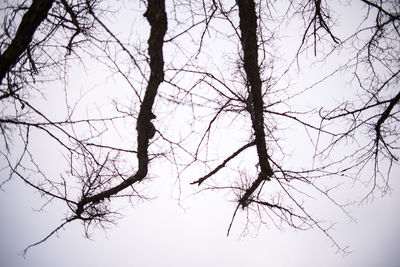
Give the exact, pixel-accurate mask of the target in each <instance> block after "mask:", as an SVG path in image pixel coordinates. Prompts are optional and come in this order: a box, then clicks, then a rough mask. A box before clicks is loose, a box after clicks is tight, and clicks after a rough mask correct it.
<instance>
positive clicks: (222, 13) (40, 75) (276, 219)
mask: <svg viewBox="0 0 400 267" xmlns="http://www.w3.org/2000/svg"><path fill="white" fill-rule="evenodd" d="M358 4H359V5H361V6H362V7H364V8H365V12H364V13H363V14H362V15H363V16H364V17H361V20H360V25H359V26H358V27H357V28H356V30H355V32H352V33H351V34H350V35H349V36H343V37H342V36H339V35H338V34H339V33H338V32H336V29H337V27H336V25H335V20H334V19H335V18H334V14H335V8H339V5H337V6H329V5H328V2H327V1H320V0H299V1H287V2H286V3H279V4H278V3H275V2H273V1H265V2H264V1H253V0H237V1H236V2H229V1H228V2H226V1H215V0H213V1H197V2H196V3H194V2H193V3H192V2H190V3H181V2H175V1H172V2H167V3H164V1H161V0H149V1H146V2H145V3H144V4H142V3H140V6H141V7H142V6H146V11H145V13H144V17H145V18H146V20H147V22H148V24H149V25H150V33H149V37H148V41H147V48H146V49H145V48H143V44H141V43H140V42H139V43H137V42H136V43H135V42H134V41H132V40H130V39H129V38H128V39H123V38H122V37H121V36H120V35H119V34H120V33H118V31H116V30H115V29H113V28H112V26H113V25H110V23H109V22H108V21H107V19H106V16H105V14H111V13H112V11H110V7H107V5H106V4H105V3H102V2H101V1H98V0H60V1H37V0H33V1H32V2H31V3H29V4H28V3H27V2H26V1H22V3H19V2H18V1H9V2H6V4H5V5H4V7H2V12H3V14H4V20H3V24H2V29H3V33H2V34H1V35H0V40H1V44H0V74H1V76H0V77H1V78H0V83H1V84H0V93H1V95H0V101H1V103H2V106H3V108H2V110H1V115H0V129H1V134H2V146H4V149H2V151H1V157H2V159H4V162H5V166H2V167H5V168H7V170H9V176H8V177H6V178H2V181H1V186H4V185H5V184H6V182H8V181H10V180H12V179H13V177H17V178H19V179H22V180H23V181H24V182H25V183H26V184H27V185H28V186H30V187H32V188H34V189H35V190H38V191H39V192H40V193H41V194H42V196H43V197H44V198H45V199H46V200H47V202H46V203H50V202H51V201H52V200H59V201H62V202H64V203H65V204H66V206H67V208H68V210H69V213H68V214H67V215H66V216H65V218H64V221H63V222H62V223H61V224H60V225H59V226H58V227H56V228H55V229H53V230H52V231H51V232H50V233H49V234H48V235H47V236H45V237H44V238H43V239H42V240H40V241H38V242H36V243H34V244H33V245H31V246H34V245H37V244H40V243H42V242H44V241H46V240H47V239H48V238H49V237H51V236H52V235H53V234H55V233H56V232H57V231H58V230H60V229H61V228H62V227H63V226H64V225H65V224H67V223H69V222H71V221H74V220H81V221H82V222H83V224H84V226H85V231H86V233H88V230H89V227H90V226H92V225H100V226H103V225H104V224H106V223H113V222H114V221H115V220H116V217H115V216H116V215H117V212H116V211H115V209H113V207H112V199H114V198H121V197H122V198H126V199H130V200H131V201H136V198H142V199H143V198H146V197H145V196H144V195H143V194H142V193H141V192H140V184H141V183H142V182H144V181H146V180H148V178H149V172H151V170H152V169H151V166H152V164H156V163H157V162H164V163H165V162H169V163H170V165H171V166H173V167H174V168H175V170H176V173H175V174H176V176H177V179H178V181H179V182H184V183H186V182H187V181H186V180H185V178H184V177H187V175H190V177H189V179H190V181H191V184H192V185H198V188H199V190H200V191H202V190H223V191H227V192H229V194H228V195H229V196H230V198H231V199H233V200H235V202H236V206H235V209H234V211H233V217H232V221H231V223H230V225H229V227H228V234H229V232H230V230H231V228H232V226H233V222H234V219H235V218H236V216H238V215H239V214H242V215H243V216H244V219H245V220H246V221H247V223H248V224H247V227H246V229H245V230H247V228H249V229H250V226H251V224H252V223H255V224H260V223H264V222H265V221H270V222H272V223H274V224H275V225H277V226H278V227H280V225H282V224H287V225H289V226H290V227H294V228H297V229H309V228H314V227H317V228H318V229H320V230H321V231H322V232H323V233H324V234H326V235H327V237H328V238H330V239H331V241H332V242H333V244H334V245H335V246H336V247H337V248H338V249H339V250H340V251H342V252H346V248H343V247H342V246H341V245H340V244H338V243H337V242H336V240H335V239H334V237H333V236H332V235H331V232H330V227H331V225H330V224H325V223H323V222H322V221H320V220H319V219H318V218H317V217H316V216H315V215H314V213H312V212H311V210H310V209H309V207H308V205H307V200H308V201H309V199H310V196H311V195H313V194H316V195H319V196H322V197H323V198H325V199H326V200H328V201H329V202H330V203H331V204H333V205H335V206H337V207H338V208H339V209H340V210H342V211H343V212H344V213H345V214H347V215H348V216H350V215H349V213H348V207H349V205H350V204H352V202H351V201H350V202H341V200H340V199H337V198H335V196H334V194H332V190H333V189H336V188H337V185H338V184H340V183H341V182H342V181H344V180H348V179H350V180H351V181H361V180H362V176H363V174H364V172H365V170H366V169H367V168H368V166H370V165H369V164H370V163H371V162H372V163H373V166H374V167H373V175H372V178H371V181H373V183H372V184H368V185H369V186H367V189H368V193H367V194H366V195H365V196H364V198H362V199H365V198H367V197H369V196H371V195H372V194H373V193H374V192H375V191H376V189H381V190H382V192H386V191H387V190H388V188H389V183H388V180H389V178H390V170H391V168H392V166H393V165H394V164H396V163H397V161H398V158H397V156H396V153H397V151H398V140H399V139H398V131H397V125H396V124H397V122H398V113H399V108H398V105H397V104H398V102H399V98H400V96H399V92H398V89H397V87H398V81H399V59H398V54H399V43H400V42H399V39H400V38H399V37H400V33H399V21H400V14H399V10H398V3H397V2H396V1H374V2H373V1H363V0H361V1H360V3H358ZM138 5H139V4H138ZM167 14H168V18H167ZM299 21H300V22H303V27H302V33H301V34H299V35H298V36H297V37H298V39H297V41H298V43H297V46H296V50H295V51H294V53H293V54H292V58H291V60H289V63H288V61H287V58H286V59H285V60H281V57H280V56H279V53H280V52H282V51H279V48H278V47H277V46H276V42H277V41H278V39H279V38H278V37H279V34H281V32H280V28H282V27H283V25H287V24H289V25H291V23H293V24H294V23H297V22H299ZM167 25H168V30H167ZM221 44H222V45H221ZM219 45H221V46H219ZM221 47H222V48H221ZM318 47H324V49H318ZM215 51H217V53H218V52H219V51H223V53H225V54H224V55H223V56H224V58H223V60H221V59H219V60H216V61H212V60H211V59H210V58H211V56H210V54H211V53H213V52H215ZM309 51H312V52H313V55H314V59H315V62H319V61H322V62H326V61H329V60H330V58H331V57H334V56H335V55H336V53H339V52H343V51H344V52H345V57H347V58H346V60H347V61H346V63H345V64H341V65H339V66H338V67H337V68H336V69H335V70H334V71H333V72H331V73H330V74H328V75H324V76H322V77H318V78H317V79H316V80H315V81H314V82H313V85H312V86H310V87H308V88H306V89H293V86H292V85H291V83H290V82H285V79H289V78H290V73H291V71H293V70H301V69H302V67H303V65H302V64H303V63H302V62H303V61H304V60H303V57H304V55H307V53H308V52H309ZM86 57H92V58H95V60H96V61H97V62H98V63H99V64H103V65H104V66H105V67H106V69H107V70H108V71H109V72H110V73H111V74H110V75H111V76H114V75H116V76H118V77H121V78H122V80H124V81H125V83H126V84H127V85H128V86H129V88H130V89H131V91H130V92H131V94H132V96H131V102H130V104H129V105H125V106H124V104H122V103H119V102H115V103H114V108H115V109H114V113H112V114H111V115H108V116H103V115H102V114H101V115H100V116H98V117H91V116H89V115H88V116H86V117H79V118H76V115H75V114H76V113H77V111H76V106H77V105H78V103H75V104H71V103H69V101H67V99H68V97H67V95H68V94H70V93H71V92H72V91H73V90H75V89H74V88H69V87H68V86H67V82H66V78H65V76H66V74H67V73H68V72H69V71H71V68H70V67H69V66H68V65H69V64H70V62H81V63H82V62H84V61H85V60H86ZM210 61H212V62H211V63H207V62H210ZM204 62H206V63H204ZM221 62H222V63H221ZM343 70H346V71H348V72H351V73H354V76H353V78H354V80H353V83H352V85H353V87H357V88H359V94H357V95H353V96H352V97H351V98H350V99H347V100H345V101H343V102H341V103H339V104H338V105H336V106H333V107H324V108H322V107H319V106H318V103H317V104H316V105H315V106H313V107H312V108H310V109H306V110H305V109H297V108H296V106H295V105H293V107H292V106H291V105H292V103H295V101H296V99H297V98H298V97H299V96H301V95H302V94H304V92H307V91H308V90H311V89H312V88H313V87H316V86H318V85H319V84H321V82H323V81H325V80H328V78H331V77H333V76H334V75H338V74H339V73H340V71H343ZM57 80H60V81H61V84H63V85H64V93H65V95H66V103H67V104H66V107H65V111H64V113H63V115H64V119H54V118H55V117H54V116H53V114H48V113H46V112H44V111H43V110H42V107H39V106H37V105H36V104H35V101H34V100H33V98H34V97H33V96H34V94H39V95H45V92H44V91H43V90H45V89H44V88H46V86H50V85H51V83H52V82H54V81H57ZM39 85H40V86H39ZM78 102H79V101H78ZM176 113H181V114H184V115H185V117H184V119H185V121H186V124H187V127H182V129H179V130H177V129H175V128H174V129H173V130H172V131H171V130H170V129H171V128H170V127H167V125H168V126H169V125H173V124H172V123H171V121H173V120H174V119H175V118H174V117H173V115H171V114H176ZM160 116H161V117H162V119H159V117H160ZM316 118H318V119H316ZM163 122H164V123H163ZM120 123H124V124H129V125H135V127H133V128H135V130H134V132H135V133H131V135H130V141H131V142H130V143H129V145H125V146H119V145H115V143H113V144H112V145H110V143H107V142H105V141H104V140H105V139H107V138H106V136H107V134H108V132H109V131H110V128H113V129H115V132H117V133H118V132H120V131H124V130H125V129H123V128H119V127H120V125H121V124H120ZM227 125H228V126H229V130H228V131H236V132H235V133H236V134H235V135H230V136H228V135H227V134H226V132H225V128H226V127H227ZM177 127H179V126H177ZM291 127H295V128H296V129H299V128H302V129H304V132H305V133H306V135H307V136H308V137H309V147H311V150H312V151H313V154H312V155H310V158H309V162H310V163H312V164H310V166H311V167H307V166H298V165H296V164H290V161H293V160H294V161H296V159H293V157H291V156H290V153H289V152H288V151H289V149H288V148H287V147H288V142H287V141H286V140H284V139H283V138H282V134H283V133H285V132H286V131H290V128H291ZM371 129H372V131H371ZM176 131H178V132H179V134H176ZM32 132H40V133H44V134H45V135H46V136H47V137H48V138H49V139H50V140H52V142H55V143H56V144H57V146H59V147H60V149H62V151H63V153H64V157H65V160H66V165H67V166H68V168H67V170H66V171H65V172H64V173H63V174H62V175H60V177H59V178H57V179H55V178H54V177H52V178H51V177H50V176H49V175H48V174H46V172H45V171H44V170H43V166H42V165H40V164H39V163H38V161H37V160H36V158H37V157H40V155H36V154H35V153H34V151H33V150H32V148H31V145H32V142H33V141H31V140H33V138H32ZM365 133H367V135H365ZM371 133H372V134H371ZM221 134H222V135H224V138H223V139H224V140H221V138H220V137H219V135H221ZM365 137H367V139H364V140H367V142H364V141H359V138H365ZM114 138H115V137H114ZM349 140H350V141H349ZM228 141H229V144H230V145H229V147H224V146H223V145H221V143H223V142H228ZM297 141H298V140H297ZM306 141H307V140H302V141H301V142H306ZM15 143H18V144H22V145H20V146H21V149H20V150H19V152H18V149H17V148H18V145H15ZM343 143H345V144H346V145H348V144H349V143H350V144H351V149H350V150H348V151H343ZM122 144H124V143H123V142H122ZM232 144H233V145H232ZM232 146H235V147H236V148H233V149H231V147H232ZM132 147H134V149H132ZM214 151H216V152H214ZM133 155H135V156H136V158H137V160H133V158H135V157H133ZM382 160H383V161H384V164H383V165H384V166H381V162H382ZM385 164H386V165H385ZM382 168H383V169H382ZM193 169H195V170H196V171H197V173H198V171H199V170H202V172H204V170H206V171H205V173H204V175H201V177H199V178H198V177H197V178H196V177H192V173H193V172H191V171H192V170H193ZM32 177H34V178H32ZM224 177H228V178H226V179H224ZM327 177H335V179H338V182H335V183H328V182H327V181H326V178H327ZM380 179H382V180H380ZM382 181H383V183H382ZM192 187H193V186H192ZM362 199H361V200H362ZM31 246H28V247H27V248H26V250H25V252H26V251H27V250H28V249H29V248H30V247H31Z"/></svg>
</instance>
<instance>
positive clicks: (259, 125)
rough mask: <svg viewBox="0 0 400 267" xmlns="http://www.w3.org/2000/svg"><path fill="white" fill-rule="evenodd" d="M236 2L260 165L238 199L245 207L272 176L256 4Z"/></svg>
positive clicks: (246, 0)
mask: <svg viewBox="0 0 400 267" xmlns="http://www.w3.org/2000/svg"><path fill="white" fill-rule="evenodd" d="M237 4H238V6H239V19H240V24H239V26H240V31H241V34H242V36H241V43H242V48H243V63H244V70H245V72H246V76H247V82H248V86H249V88H250V93H249V99H248V100H249V101H248V105H247V107H248V111H249V112H250V115H251V120H252V126H253V129H254V135H255V143H256V147H257V153H258V159H259V164H260V168H261V171H260V173H259V175H258V178H257V179H256V180H255V181H254V182H253V184H252V186H251V187H250V188H249V189H247V190H246V192H245V194H244V195H243V197H242V198H241V199H240V204H241V205H242V206H243V207H245V206H246V205H247V204H248V200H249V198H250V196H251V195H252V194H253V193H254V191H255V190H256V189H257V188H258V186H259V185H260V184H261V182H262V181H265V180H269V179H270V177H271V176H272V175H273V171H272V168H271V166H270V164H269V156H268V153H267V148H266V142H265V132H264V114H263V106H264V103H263V98H262V82H261V77H260V68H259V65H258V44H257V15H256V7H255V3H254V1H253V0H238V1H237Z"/></svg>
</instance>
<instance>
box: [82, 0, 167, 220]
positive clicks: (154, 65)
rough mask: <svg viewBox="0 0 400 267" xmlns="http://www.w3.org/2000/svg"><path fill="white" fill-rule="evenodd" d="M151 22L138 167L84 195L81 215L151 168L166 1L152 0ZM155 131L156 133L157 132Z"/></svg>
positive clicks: (164, 31) (140, 118) (140, 126)
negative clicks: (102, 188) (111, 184)
mask: <svg viewBox="0 0 400 267" xmlns="http://www.w3.org/2000/svg"><path fill="white" fill-rule="evenodd" d="M144 16H145V17H146V18H147V20H148V22H149V23H150V26H151V31H150V37H149V40H148V44H149V48H148V51H149V56H150V70H151V73H150V79H149V82H148V84H147V88H146V92H145V95H144V99H143V102H142V105H141V107H140V111H139V116H138V120H137V126H136V129H137V131H138V149H137V157H138V170H137V172H136V173H135V174H134V175H132V176H130V177H129V178H128V179H126V180H124V181H123V182H122V183H120V184H119V185H117V186H114V187H112V188H110V189H108V190H105V191H102V192H100V193H98V194H96V195H93V196H89V197H86V196H82V199H81V201H80V202H79V203H78V205H77V209H76V214H77V216H79V217H81V215H82V213H83V212H84V208H85V205H87V204H90V203H98V202H100V201H102V200H103V199H105V198H109V197H110V196H112V195H115V194H117V193H118V192H120V191H122V190H123V189H125V188H127V187H129V186H131V185H132V184H134V183H136V182H140V181H141V180H142V179H143V178H145V177H146V175H147V172H148V163H149V158H148V147H149V139H150V138H152V134H151V130H152V129H153V130H154V128H152V127H154V126H153V124H152V123H151V120H152V119H154V115H153V113H152V111H151V110H152V107H153V103H154V99H155V97H156V95H157V90H158V87H159V85H160V84H161V82H162V81H163V80H164V59H163V44H164V36H165V33H166V31H167V15H166V12H165V2H164V1H159V0H149V2H148V6H147V11H146V13H144ZM153 135H154V134H153Z"/></svg>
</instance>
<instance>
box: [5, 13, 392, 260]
mask: <svg viewBox="0 0 400 267" xmlns="http://www.w3.org/2000/svg"><path fill="white" fill-rule="evenodd" d="M136 8H138V7H137V6H136ZM140 8H143V6H140ZM127 10H128V9H127ZM127 10H124V11H127ZM139 13H140V12H139ZM122 14H123V15H121V17H120V19H121V20H122V21H124V20H128V19H129V18H131V16H130V15H129V12H127V14H125V13H124V12H123V13H122ZM347 15H349V16H351V12H349V14H347ZM131 19H132V18H131ZM347 19H348V17H347V18H344V19H343V24H345V23H350V22H349V21H351V19H350V20H347ZM133 20H134V21H136V19H135V18H133ZM137 23H139V25H140V23H141V21H140V19H138V22H137ZM131 31H132V32H133V33H135V29H134V27H133V28H132V29H131ZM214 53H215V50H214ZM87 70H88V76H89V77H84V76H80V77H79V78H77V80H78V81H74V83H73V86H74V87H75V88H82V90H83V91H85V90H87V89H92V91H90V93H88V98H91V100H94V101H97V98H96V97H98V99H108V100H109V99H111V98H113V97H114V96H109V95H108V93H107V92H109V90H110V86H112V82H113V81H112V79H110V78H108V77H105V76H104V75H103V74H102V73H101V68H97V67H96V66H92V65H90V64H88V66H87ZM75 71H76V73H74V74H73V75H72V77H77V76H75V75H79V73H80V72H79V71H77V69H75ZM315 72H316V70H315V69H314V70H313V71H312V70H311V69H310V71H309V72H308V71H303V73H301V74H300V76H303V78H302V79H303V80H305V81H302V80H297V81H296V84H297V85H298V86H299V87H302V86H306V85H307V82H308V79H309V77H312V76H313V73H315ZM93 73H98V76H97V75H94V76H91V74H93ZM100 77H101V78H100ZM102 79H106V80H107V82H108V84H106V85H105V86H103V87H102V88H98V86H100V84H101V83H102V82H103V80H102ZM338 79H339V80H340V78H338ZM72 80H74V79H72ZM88 81H90V83H91V84H93V85H92V86H90V88H86V87H85V86H86V83H87V82H88ZM335 82H337V79H336V80H334V81H333V82H331V83H330V84H328V85H330V86H328V85H325V87H323V89H321V90H322V91H312V93H314V95H313V96H312V97H313V98H309V96H308V95H306V96H304V101H305V102H307V101H310V99H313V100H311V102H313V101H314V102H315V100H317V101H320V100H321V99H322V98H324V97H326V96H327V95H331V96H332V97H335V96H337V95H338V91H337V89H336V88H335V89H332V88H333V86H334V83H335ZM342 82H344V81H343V80H342ZM119 85H121V83H120V84H119ZM121 87H123V86H121ZM121 90H122V91H121V92H120V94H121V95H122V96H123V97H124V94H127V93H131V91H130V90H129V88H128V89H126V87H125V88H122V89H121ZM343 90H345V89H343ZM99 92H101V93H99ZM113 92H115V91H113ZM342 92H343V91H342ZM48 94H49V95H52V96H51V97H53V99H54V98H57V97H59V96H58V95H57V93H56V92H55V91H54V92H53V91H49V92H48ZM310 94H311V93H310ZM339 95H341V94H339ZM59 100H60V101H62V99H59ZM99 101H101V100H99ZM302 104H304V105H309V104H310V103H302ZM96 105H100V106H101V104H99V103H96ZM90 107H93V106H90V105H89V106H88V109H89V110H90ZM43 108H44V109H45V108H47V109H48V110H50V111H51V110H55V108H57V104H55V102H53V105H52V106H47V107H45V106H43ZM295 135H296V133H288V134H287V137H288V138H289V137H293V136H295ZM40 138H42V137H40V136H39V137H38V139H37V140H41V139H40ZM292 145H293V146H294V147H296V145H297V148H299V147H300V148H302V145H303V144H296V143H295V144H292ZM35 146H36V148H34V149H37V151H41V150H43V148H42V142H40V141H37V144H35ZM299 150H300V149H299ZM295 152H296V153H298V151H295ZM54 158H56V159H57V162H56V161H55V160H54ZM40 160H41V161H42V162H51V168H50V170H49V171H50V172H52V171H53V172H55V173H57V171H58V168H61V169H62V168H63V166H64V165H63V163H62V162H58V160H61V158H58V156H55V155H53V154H51V153H45V154H43V155H41V159H40ZM168 173H169V172H168V171H165V169H162V170H161V171H158V169H157V170H153V171H152V175H153V176H154V178H153V180H152V182H150V183H149V184H148V185H146V187H149V188H151V190H150V191H151V195H154V196H156V197H157V198H156V199H154V200H151V201H144V202H139V203H137V204H136V206H135V207H131V206H129V205H127V204H122V206H123V207H124V209H123V210H122V213H123V214H124V217H123V218H121V219H119V220H117V225H115V226H111V227H110V228H109V229H107V230H106V231H105V232H104V231H102V230H100V229H98V230H96V231H95V232H94V233H93V234H92V240H88V239H86V238H84V237H83V228H82V226H81V225H80V223H79V222H74V223H72V224H69V225H67V226H66V227H65V229H64V230H62V231H60V232H59V237H58V238H57V237H52V238H51V239H49V240H48V241H47V242H45V243H44V244H42V245H40V246H38V247H34V248H32V249H31V250H30V251H29V252H28V254H27V256H26V258H25V259H24V258H23V257H21V256H19V255H18V253H19V252H21V251H22V250H23V249H24V248H25V246H26V245H29V244H31V243H32V242H35V241H37V240H39V239H41V238H42V237H43V236H44V235H45V234H46V233H48V231H49V230H50V229H51V228H52V227H55V226H56V225H57V224H58V223H59V219H60V218H62V214H63V212H64V211H65V207H64V206H63V205H58V204H57V203H55V204H54V205H50V206H48V207H47V208H46V210H45V211H44V212H36V211H33V209H39V208H40V207H41V204H42V202H41V200H40V196H39V194H38V193H33V192H32V191H31V190H29V189H28V188H26V187H24V186H23V185H22V183H21V182H20V181H18V180H16V179H14V180H13V181H11V182H9V183H8V184H6V185H5V186H4V187H3V189H4V192H1V193H0V214H1V216H0V225H1V227H0V266H1V267H2V266H4V267H14V266H18V267H24V266H29V267H36V266H38V267H39V266H41V267H43V266H59V267H68V266H98V267H102V266H104V267H106V266H121V267H124V266H152V267H153V266H175V267H176V266H193V267H196V266H199V267H200V266H232V267H236V266H268V267H280V266H296V267H302V266H304V267H306V266H307V267H318V266H325V267H336V266H341V267H355V266H363V267H378V266H385V267H399V266H400V254H399V253H398V252H399V251H400V231H399V225H400V215H399V213H398V212H397V210H398V207H397V204H398V203H400V181H399V179H398V177H399V175H400V170H399V169H398V168H397V169H395V170H394V172H393V174H392V179H391V183H392V184H391V188H392V191H391V192H390V193H389V194H388V195H386V196H384V198H380V197H376V198H375V199H374V201H373V202H370V203H365V205H364V206H361V207H355V208H354V209H353V211H354V212H353V216H354V217H355V218H356V219H357V220H358V223H354V222H349V219H348V218H347V217H345V216H344V215H343V214H341V213H338V212H337V211H336V210H331V209H330V207H329V208H327V207H325V206H324V205H323V204H320V205H318V204H316V205H315V206H314V208H315V209H316V211H317V212H318V211H319V212H320V213H317V214H326V215H329V216H327V217H329V219H334V221H337V222H338V224H337V225H336V226H335V229H334V231H332V232H331V234H332V235H333V236H334V237H335V238H336V240H337V241H338V242H339V243H340V244H341V245H349V247H350V250H351V251H353V252H352V253H351V254H350V255H348V256H346V257H343V256H342V255H341V254H336V253H335V252H336V249H335V248H333V247H332V246H331V245H332V244H331V242H330V241H329V240H328V239H327V238H326V236H324V235H323V234H322V233H321V232H320V231H317V230H310V231H305V232H302V231H295V230H292V229H290V228H287V227H286V228H285V229H282V230H278V229H276V228H274V227H273V225H272V224H271V225H268V226H262V227H260V229H259V231H258V233H253V235H247V236H245V237H241V235H240V234H241V231H242V229H243V228H242V222H241V221H240V220H238V221H237V222H236V223H235V224H234V226H233V232H232V234H231V235H230V236H229V237H226V231H227V228H228V225H229V222H230V220H231V217H232V214H233V211H234V208H235V203H230V202H228V201H227V199H226V197H224V195H223V194H217V193H215V192H208V193H204V194H200V195H195V196H193V197H188V198H186V197H185V198H184V199H183V201H182V203H181V204H182V206H183V207H181V206H179V205H178V202H177V200H176V199H175V198H176V196H177V194H176V190H177V186H176V184H175V180H174V179H175V178H174V177H169V176H168ZM0 175H4V171H3V172H1V173H0ZM193 176H194V178H197V177H200V175H199V174H197V173H196V174H193ZM189 180H190V181H192V180H193V179H189ZM184 182H187V180H185V181H184ZM357 190H358V189H357ZM357 190H355V191H354V194H355V195H357V194H359V191H357ZM188 191H189V192H190V190H188ZM171 192H172V193H171ZM347 192H350V194H352V191H351V190H350V191H347ZM185 193H187V192H186V191H185ZM343 194H345V193H343ZM60 214H61V216H57V215H60ZM321 217H322V216H321ZM322 218H324V217H322Z"/></svg>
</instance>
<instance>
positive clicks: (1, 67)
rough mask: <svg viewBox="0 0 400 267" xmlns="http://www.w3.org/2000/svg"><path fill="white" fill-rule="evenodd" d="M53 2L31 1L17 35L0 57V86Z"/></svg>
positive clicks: (52, 0)
mask: <svg viewBox="0 0 400 267" xmlns="http://www.w3.org/2000/svg"><path fill="white" fill-rule="evenodd" d="M53 3H54V0H33V1H32V5H31V6H30V7H29V9H28V11H27V12H26V13H25V14H24V16H23V17H22V20H21V23H20V24H19V26H18V30H17V33H16V34H15V37H14V39H13V40H12V41H11V44H10V45H9V46H8V47H7V49H6V50H5V51H4V53H2V54H1V55H0V84H1V83H2V81H3V78H4V77H5V76H6V74H7V72H9V71H10V70H11V68H12V67H13V66H14V65H15V64H17V62H18V61H19V58H20V56H21V55H22V53H23V52H24V51H25V50H26V49H27V48H28V46H29V44H30V42H31V41H32V38H33V35H34V34H35V31H36V29H37V28H38V27H39V25H40V23H42V21H43V20H45V19H46V17H47V13H48V12H49V10H50V8H51V6H52V5H53Z"/></svg>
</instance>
